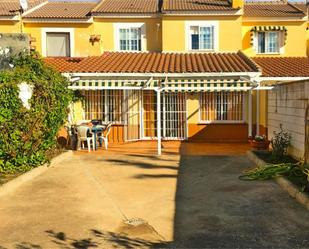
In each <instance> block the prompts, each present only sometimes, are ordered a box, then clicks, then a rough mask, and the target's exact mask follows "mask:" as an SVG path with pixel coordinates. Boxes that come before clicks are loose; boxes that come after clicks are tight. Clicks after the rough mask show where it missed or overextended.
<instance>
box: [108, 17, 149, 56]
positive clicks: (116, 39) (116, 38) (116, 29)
mask: <svg viewBox="0 0 309 249" xmlns="http://www.w3.org/2000/svg"><path fill="white" fill-rule="evenodd" d="M128 28H140V29H141V50H140V51H139V50H121V49H120V35H119V33H120V29H128ZM114 48H115V50H116V51H127V52H129V51H131V52H143V51H147V38H146V24H145V23H133V22H130V23H115V24H114Z"/></svg>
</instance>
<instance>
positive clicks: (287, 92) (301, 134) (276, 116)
mask: <svg viewBox="0 0 309 249" xmlns="http://www.w3.org/2000/svg"><path fill="white" fill-rule="evenodd" d="M308 105H309V81H306V82H304V81H303V82H294V83H285V84H280V85H278V86H276V87H275V88H274V89H273V90H272V91H270V92H269V94H268V136H269V138H271V137H272V136H273V132H274V131H279V130H280V125H281V124H282V127H283V129H284V130H287V131H288V132H289V133H290V134H291V136H292V141H291V143H292V144H291V147H290V149H289V153H290V154H291V155H292V156H294V157H295V158H298V159H299V158H303V157H304V152H305V129H306V127H305V119H306V108H307V106H308Z"/></svg>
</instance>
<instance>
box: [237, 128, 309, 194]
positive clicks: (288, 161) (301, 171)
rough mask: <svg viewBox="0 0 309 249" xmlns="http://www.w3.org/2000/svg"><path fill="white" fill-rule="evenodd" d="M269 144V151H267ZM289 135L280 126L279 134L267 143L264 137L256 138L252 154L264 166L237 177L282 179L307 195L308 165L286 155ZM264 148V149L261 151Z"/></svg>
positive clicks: (308, 187)
mask: <svg viewBox="0 0 309 249" xmlns="http://www.w3.org/2000/svg"><path fill="white" fill-rule="evenodd" d="M269 144H270V147H271V149H270V150H268V145H269ZM290 144H291V135H290V134H289V133H288V132H286V131H284V130H283V129H282V126H280V131H279V132H274V136H273V138H272V139H271V140H270V141H267V139H266V137H265V136H256V137H255V139H254V143H253V147H255V148H259V149H258V150H253V154H254V155H255V156H256V157H258V158H259V159H260V160H262V161H264V162H265V165H263V166H259V167H255V168H253V169H249V170H245V171H244V172H243V174H242V175H241V176H240V177H239V178H240V179H241V180H269V179H274V178H276V177H284V178H286V179H287V180H289V181H290V182H292V183H293V184H294V185H295V186H296V187H297V188H298V189H299V191H301V192H305V193H309V165H308V164H307V163H306V162H305V161H298V160H296V159H294V158H292V157H291V156H289V155H288V153H287V152H288V148H289V146H290ZM261 148H264V149H261Z"/></svg>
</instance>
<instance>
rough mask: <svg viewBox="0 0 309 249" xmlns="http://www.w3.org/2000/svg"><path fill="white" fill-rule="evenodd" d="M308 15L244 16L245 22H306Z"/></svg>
mask: <svg viewBox="0 0 309 249" xmlns="http://www.w3.org/2000/svg"><path fill="white" fill-rule="evenodd" d="M307 20H308V16H303V15H302V16H243V22H286V21H294V22H300V21H301V22H305V21H307Z"/></svg>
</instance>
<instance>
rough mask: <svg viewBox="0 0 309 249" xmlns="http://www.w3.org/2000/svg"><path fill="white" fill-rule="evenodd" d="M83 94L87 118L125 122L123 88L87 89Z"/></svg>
mask: <svg viewBox="0 0 309 249" xmlns="http://www.w3.org/2000/svg"><path fill="white" fill-rule="evenodd" d="M82 94H83V96H84V101H83V108H84V112H85V119H87V120H92V119H100V120H103V121H104V122H113V123H123V122H124V118H123V113H122V108H123V106H122V105H123V91H122V90H85V91H83V92H82Z"/></svg>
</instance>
